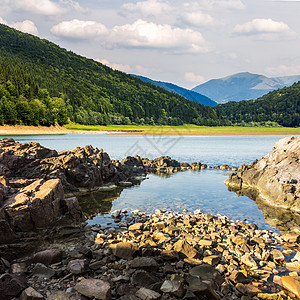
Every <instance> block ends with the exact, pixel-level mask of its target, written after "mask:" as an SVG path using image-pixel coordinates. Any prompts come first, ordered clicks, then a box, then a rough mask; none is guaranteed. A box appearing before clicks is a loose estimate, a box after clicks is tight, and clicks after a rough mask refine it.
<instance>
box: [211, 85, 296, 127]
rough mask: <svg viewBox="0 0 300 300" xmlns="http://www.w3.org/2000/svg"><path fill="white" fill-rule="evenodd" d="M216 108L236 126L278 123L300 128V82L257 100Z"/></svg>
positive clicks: (222, 105) (229, 103)
mask: <svg viewBox="0 0 300 300" xmlns="http://www.w3.org/2000/svg"><path fill="white" fill-rule="evenodd" d="M216 108H217V110H218V111H219V112H221V113H222V114H223V115H224V117H226V118H228V119H229V120H230V121H231V122H232V123H234V124H235V123H237V124H245V123H246V124H250V123H251V122H259V123H260V124H265V123H266V122H276V123H278V124H279V125H281V126H285V127H300V81H299V82H298V83H294V84H293V85H292V86H290V87H285V88H282V89H278V90H276V91H273V92H270V93H268V94H267V95H264V96H262V97H260V98H258V99H256V100H248V101H240V102H233V101H232V102H228V103H226V104H221V105H218V106H217V107H216Z"/></svg>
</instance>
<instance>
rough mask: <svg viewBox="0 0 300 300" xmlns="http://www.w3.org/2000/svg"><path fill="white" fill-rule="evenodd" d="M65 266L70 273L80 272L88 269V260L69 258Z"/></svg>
mask: <svg viewBox="0 0 300 300" xmlns="http://www.w3.org/2000/svg"><path fill="white" fill-rule="evenodd" d="M67 268H68V270H69V272H71V273H72V274H82V273H84V272H86V271H87V269H88V261H87V260H86V259H75V260H71V261H70V262H69V263H68V266H67Z"/></svg>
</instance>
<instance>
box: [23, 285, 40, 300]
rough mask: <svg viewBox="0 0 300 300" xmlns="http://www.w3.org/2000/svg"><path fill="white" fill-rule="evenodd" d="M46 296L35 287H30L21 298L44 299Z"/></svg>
mask: <svg viewBox="0 0 300 300" xmlns="http://www.w3.org/2000/svg"><path fill="white" fill-rule="evenodd" d="M43 299H44V296H43V295H41V294H40V293H39V292H37V291H36V290H35V289H34V288H32V287H28V288H27V289H25V290H24V291H23V292H22V294H21V296H20V300H43Z"/></svg>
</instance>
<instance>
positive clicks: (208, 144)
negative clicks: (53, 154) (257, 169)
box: [0, 134, 284, 166]
mask: <svg viewBox="0 0 300 300" xmlns="http://www.w3.org/2000/svg"><path fill="white" fill-rule="evenodd" d="M2 137H3V136H2ZM2 137H1V136H0V138H2ZM11 137H12V138H14V139H15V140H16V141H19V142H28V141H30V142H39V143H40V144H41V145H43V146H45V147H49V148H51V149H56V150H58V151H61V150H72V149H74V148H75V147H77V146H81V147H84V146H86V145H89V144H91V145H92V146H94V147H98V148H103V149H104V151H106V152H108V153H109V155H110V157H111V158H112V159H123V158H124V157H126V156H127V155H136V154H138V155H140V156H141V157H147V158H150V159H153V158H155V157H159V156H161V155H168V156H171V157H172V158H174V159H176V160H178V161H181V162H183V161H186V162H188V163H192V162H195V161H199V162H202V163H206V164H208V165H218V164H224V163H225V164H229V165H230V166H239V165H241V164H243V163H246V164H248V163H250V162H252V161H253V160H255V159H259V158H261V157H262V156H264V155H265V154H267V153H268V152H270V151H271V150H272V146H273V145H274V143H275V142H276V141H277V140H279V139H280V138H283V137H284V136H278V135H276V136H145V135H105V134H69V135H54V136H51V135H35V136H34V135H27V136H11Z"/></svg>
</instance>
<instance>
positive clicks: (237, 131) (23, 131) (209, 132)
mask: <svg viewBox="0 0 300 300" xmlns="http://www.w3.org/2000/svg"><path fill="white" fill-rule="evenodd" d="M67 127H70V128H66V127H63V126H58V125H57V126H50V127H46V126H23V125H15V126H11V125H4V126H0V135H1V136H10V135H57V134H108V135H174V136H178V135H182V136H189V135H191V136H230V135H300V128H285V127H274V128H267V127H232V126H231V127H230V126H227V127H201V126H194V125H186V126H130V125H119V126H118V125H109V126H83V125H79V126H74V127H75V128H73V127H72V126H68V125H67Z"/></svg>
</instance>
